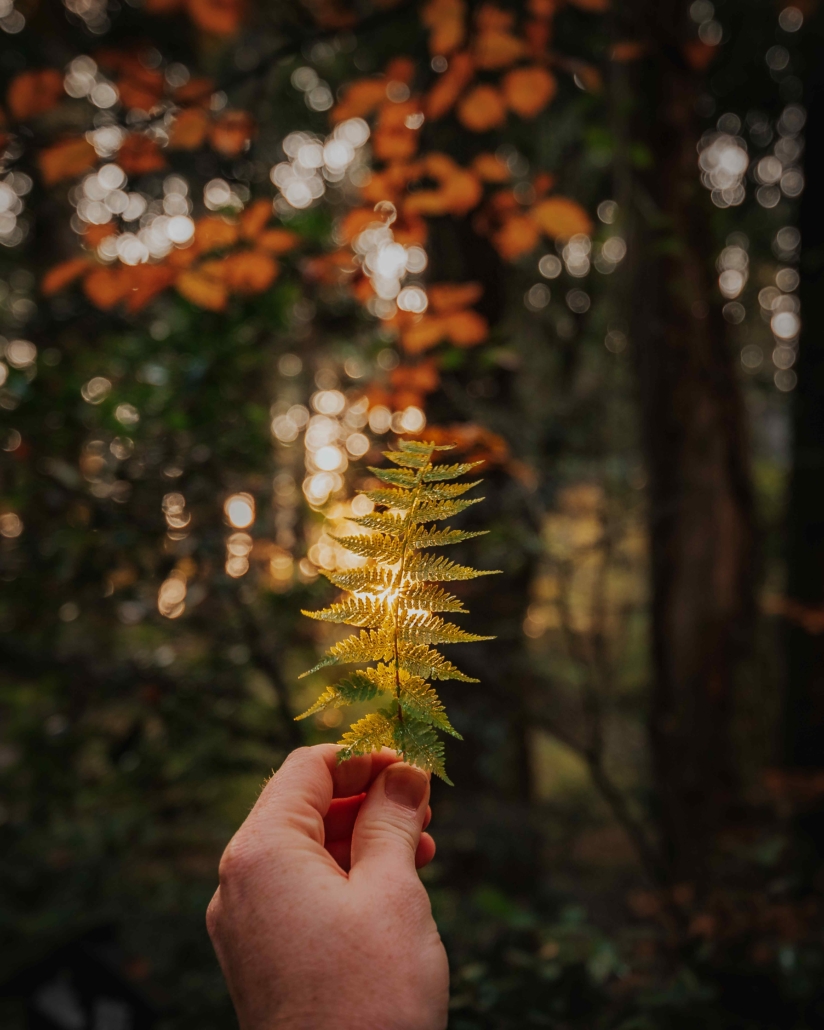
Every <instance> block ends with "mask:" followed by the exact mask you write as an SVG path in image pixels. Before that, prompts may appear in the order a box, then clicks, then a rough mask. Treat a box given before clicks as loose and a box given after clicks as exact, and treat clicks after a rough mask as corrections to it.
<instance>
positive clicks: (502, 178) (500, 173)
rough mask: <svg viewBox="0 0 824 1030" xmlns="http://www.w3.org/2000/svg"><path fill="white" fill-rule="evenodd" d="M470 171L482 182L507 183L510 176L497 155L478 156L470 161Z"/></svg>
mask: <svg viewBox="0 0 824 1030" xmlns="http://www.w3.org/2000/svg"><path fill="white" fill-rule="evenodd" d="M472 170H473V172H475V174H476V175H477V176H478V177H479V178H481V179H483V181H484V182H494V183H501V182H509V180H510V179H511V178H512V174H511V172H510V171H509V169H508V168H507V166H506V164H505V163H504V162H503V161H502V160H501V159H500V158H499V157H498V156H497V154H489V153H485V154H478V156H477V157H476V158H474V160H473V161H472Z"/></svg>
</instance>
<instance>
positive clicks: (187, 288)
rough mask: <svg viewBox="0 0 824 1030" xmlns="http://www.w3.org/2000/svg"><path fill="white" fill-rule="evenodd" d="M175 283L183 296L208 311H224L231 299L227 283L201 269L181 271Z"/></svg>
mask: <svg viewBox="0 0 824 1030" xmlns="http://www.w3.org/2000/svg"><path fill="white" fill-rule="evenodd" d="M175 285H176V287H177V292H178V293H179V294H180V295H181V297H185V298H186V300H188V301H191V302H192V304H195V305H196V306H197V307H199V308H205V309H206V310H207V311H223V310H224V309H225V307H226V304H227V302H228V300H229V291H228V290H227V288H226V284H225V283H223V282H222V281H221V280H220V279H218V278H215V277H214V276H211V275H206V274H204V273H203V272H201V271H199V270H191V271H187V272H181V274H180V275H179V276H178V278H177V282H176V284H175Z"/></svg>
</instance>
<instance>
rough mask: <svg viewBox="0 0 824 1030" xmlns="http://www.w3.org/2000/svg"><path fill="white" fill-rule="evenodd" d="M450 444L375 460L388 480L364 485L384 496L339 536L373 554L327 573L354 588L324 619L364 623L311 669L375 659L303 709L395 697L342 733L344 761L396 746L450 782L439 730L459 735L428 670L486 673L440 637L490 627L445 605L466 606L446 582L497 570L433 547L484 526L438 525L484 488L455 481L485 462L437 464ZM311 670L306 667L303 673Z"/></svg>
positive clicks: (461, 637) (413, 447) (406, 447)
mask: <svg viewBox="0 0 824 1030" xmlns="http://www.w3.org/2000/svg"><path fill="white" fill-rule="evenodd" d="M451 449H452V448H451V447H449V446H447V445H439V446H436V445H435V444H431V443H425V442H423V441H419V440H400V441H399V443H398V448H397V450H394V451H386V452H385V457H387V458H388V459H389V460H390V461H391V462H393V463H394V464H395V465H396V466H398V467H397V468H372V469H370V471H371V472H372V473H373V475H374V476H375V477H376V478H377V479H378V480H379V481H380V482H381V483H383V484H385V485H384V486H382V487H380V488H378V489H375V490H369V491H366V492H365V496H366V497H367V498H368V499H369V500H370V501H372V503H373V504H374V505H375V506H376V509H375V511H373V512H370V513H369V514H367V515H359V516H353V517H352V518H351V521H352V522H354V523H355V524H356V525H359V526H361V527H362V528H363V529H366V530H369V531H370V532H369V533H364V534H360V535H353V536H344V537H338V538H336V539H337V540H338V542H339V543H340V544H341V545H342V546H343V547H345V548H347V549H348V550H349V551H351V552H352V553H354V554H356V555H359V556H360V557H361V558H364V559H366V564H364V565H363V566H362V567H360V568H355V569H347V570H342V571H340V572H327V571H324V570H322V571H323V574H324V575H325V576H326V577H327V578H328V579H329V580H330V582H332V583H333V584H334V585H335V586H337V587H339V588H340V589H341V590H344V591H348V592H349V595H350V596H349V597H347V598H345V599H343V600H341V601H338V602H336V603H334V604H332V605H330V606H329V607H327V608H324V609H322V610H321V611H317V612H306V613H305V614H307V615H309V616H310V617H311V618H313V619H316V620H318V621H321V622H331V623H340V624H343V625H347V626H355V627H363V628H361V629H360V632H358V633H353V634H352V635H351V636H349V637H346V638H345V639H344V640H341V641H339V642H338V643H336V644H333V645H332V646H331V647H330V648H329V649H328V651H327V652H326V655H325V656H324V658H322V659H321V661H320V662H319V663H318V664H317V665H316V666H315V667H314V668H313V669H310V670H309V672H307V673H304V674H303V675H304V676H308V675H310V674H311V673H313V672H317V671H318V670H319V669H323V668H326V667H328V666H331V665H338V664H346V663H352V664H361V665H366V664H368V663H374V664H373V665H370V666H369V667H367V668H364V669H360V670H358V671H356V672H352V673H350V674H349V675H348V676H346V677H344V678H343V679H342V680H340V682H338V683H336V684H334V685H330V686H327V687H326V689H325V690H324V691H323V692H322V693H321V695H320V697H319V698H318V699H317V700H316V701H315V703H314V704H313V705H311V706H310V707H309V708H308V709H307V710H306V711H305V712H304V713H303V714H302V715H300V716H298V718H300V719H305V718H307V717H308V716H310V715H314V714H316V713H317V712H321V711H323V710H325V709H328V708H340V707H342V706H344V705H348V704H356V703H361V702H367V701H371V700H373V699H374V698H376V697H378V696H379V695H383V696H384V697H386V696H387V695H388V696H389V697H391V699H392V700H391V703H390V704H388V705H387V706H386V707H384V708H381V709H379V710H378V711H377V712H372V713H370V714H369V715H366V716H364V717H363V718H362V719H359V720H358V721H357V722H356V723H354V725H352V726H351V727H350V729H349V730H347V731H346V733H344V735H343V737H342V738H341V740H340V742H339V743H340V745H341V750H340V751H339V753H338V761H345V760H346V759H347V758H351V757H353V756H354V755H366V754H369V753H371V752H372V751H376V750H379V749H380V748H382V747H391V748H394V749H395V750H396V751H397V752H398V753H399V754H400V755H402V756H403V758H404V759H405V760H406V761H407V762H411V763H412V764H413V765H417V766H419V767H420V768H421V769H425V770H426V771H427V772H433V773H435V775H437V776H440V777H442V778H443V779H444V780H446V782H447V783H449V782H451V781H450V780H449V778H448V777H447V775H446V771H445V768H444V745H443V743H442V742H441V741H440V740H439V738H438V731H441V732H444V733H448V734H450V735H452V736H454V737H457V738H459V739H460V734H459V733H458V732H457V730H455V728H454V727H453V726H452V724H451V723H450V722H449V718H448V717H447V715H446V711H445V710H444V706H443V704H442V702H441V700H440V698H439V697H438V695H437V693H436V691H435V689H434V688H433V687H432V685H431V683H430V682H428V681H429V680H446V679H454V680H459V681H461V682H464V683H477V682H478V681H477V680H475V679H473V678H472V677H470V676H467V675H466V674H465V673H463V672H461V671H460V669H458V668H457V667H456V666H455V665H453V664H452V662H450V661H447V659H446V658H444V656H443V655H442V654H441V653H440V652H439V651H438V650H436V649H435V647H434V646H433V645H436V644H438V645H439V644H462V643H472V642H476V641H482V640H490V639H492V638H491V637H483V636H479V635H477V634H475V633H468V632H467V631H466V630H464V629H462V628H461V627H460V626H458V625H456V624H455V623H453V622H447V621H446V620H445V619H443V618H442V617H441V616H440V615H436V614H435V613H436V612H452V613H456V614H460V613H463V612H465V611H466V609H465V608H464V606H463V603H462V602H461V600H460V599H459V598H457V597H455V596H454V595H452V594H450V593H448V592H447V591H446V590H445V589H444V588H443V587H441V586H439V585H438V584H439V583H441V582H449V581H454V580H468V579H475V578H476V577H478V576H486V575H491V574H492V573H491V572H487V571H479V570H477V569H473V568H471V567H470V566H468V565H460V564H458V563H457V562H453V561H449V560H448V559H447V558H444V557H442V556H438V555H434V554H430V553H428V552H427V551H426V548H430V547H441V546H445V545H449V544H458V543H461V542H462V541H464V540H471V539H472V538H473V537H477V536H481V535H483V532H484V531H483V530H480V531H478V530H476V531H464V530H457V529H451V528H446V529H436V528H435V527H434V526H433V525H431V523H433V522H438V521H440V520H442V519H447V518H451V517H452V516H453V515H457V514H459V513H460V512H462V511H464V510H465V509H466V508H468V507H469V506H470V505H472V504H477V503H478V502H479V501H480V500H482V498H474V499H468V500H463V499H459V498H461V496H462V495H463V494H464V493H466V492H467V491H468V490H471V489H472V487H474V486H477V485H478V484H477V483H454V482H450V481H451V480H455V479H458V478H459V477H460V476H462V475H465V474H466V473H467V472H470V471H471V470H472V469H473V468H475V467H476V466H477V465H478V464H480V462H465V463H463V464H457V465H433V464H432V456H433V454H434V452H436V451H441V450H451ZM301 678H302V677H301Z"/></svg>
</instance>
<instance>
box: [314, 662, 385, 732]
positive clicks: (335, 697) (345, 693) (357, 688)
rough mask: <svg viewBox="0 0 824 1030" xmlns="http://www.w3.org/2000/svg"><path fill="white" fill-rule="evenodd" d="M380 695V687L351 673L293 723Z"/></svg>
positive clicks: (324, 693)
mask: <svg viewBox="0 0 824 1030" xmlns="http://www.w3.org/2000/svg"><path fill="white" fill-rule="evenodd" d="M379 693H380V687H379V686H378V685H377V684H376V683H374V682H373V681H372V680H371V679H369V677H368V676H364V675H363V674H362V673H359V672H353V673H352V674H351V675H350V676H347V678H346V679H343V680H341V681H340V683H338V684H336V685H335V686H332V687H327V688H326V690H324V692H323V693H322V694H321V695H320V697H319V698H318V699H317V701H315V703H314V704H313V705H312V707H311V708H307V709H306V711H305V712H304V713H303V714H302V715H296V716H295V721H299V720H300V719H306V718H307V717H308V716H310V715H314V714H315V713H316V712H322V711H324V710H325V709H327V708H343V706H344V705H352V704H356V703H358V702H361V701H371V700H372V699H373V698H374V697H377V695H378V694H379Z"/></svg>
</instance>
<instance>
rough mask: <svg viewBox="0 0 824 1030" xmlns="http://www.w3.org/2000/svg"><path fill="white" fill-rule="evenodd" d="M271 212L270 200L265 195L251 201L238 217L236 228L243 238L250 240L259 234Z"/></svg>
mask: <svg viewBox="0 0 824 1030" xmlns="http://www.w3.org/2000/svg"><path fill="white" fill-rule="evenodd" d="M272 213H273V212H272V201H271V200H267V199H266V198H265V197H261V199H260V200H255V201H254V202H253V203H251V204H250V205H249V206H248V207H247V208H246V210H245V211H244V212H243V213H242V214H241V216H240V218H239V219H238V228H239V229H240V235H241V236H242V237H243V239H244V240H251V239H254V238H255V237H256V236H259V235H260V234H261V233H262V232H263V230H264V229H265V228H266V223H267V222H268V221H269V219H270V218H271V217H272Z"/></svg>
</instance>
